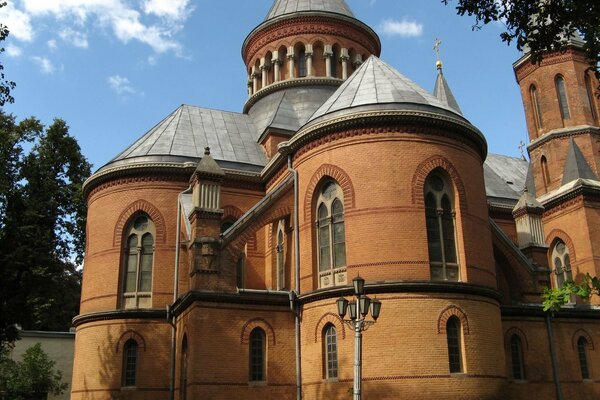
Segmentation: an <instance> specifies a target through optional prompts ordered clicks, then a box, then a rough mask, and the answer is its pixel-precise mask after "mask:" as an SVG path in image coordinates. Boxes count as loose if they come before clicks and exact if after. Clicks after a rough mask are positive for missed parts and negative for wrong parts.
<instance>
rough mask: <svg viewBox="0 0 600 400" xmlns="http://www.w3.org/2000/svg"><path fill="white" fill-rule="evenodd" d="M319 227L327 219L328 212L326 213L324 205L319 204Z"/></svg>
mask: <svg viewBox="0 0 600 400" xmlns="http://www.w3.org/2000/svg"><path fill="white" fill-rule="evenodd" d="M318 214H319V225H321V224H324V223H326V222H327V217H328V216H329V211H327V207H326V206H325V204H321V205H320V206H319V213H318Z"/></svg>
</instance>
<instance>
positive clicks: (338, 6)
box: [71, 0, 600, 400]
mask: <svg viewBox="0 0 600 400" xmlns="http://www.w3.org/2000/svg"><path fill="white" fill-rule="evenodd" d="M265 11H266V10H265ZM582 45H583V43H581V42H580V41H579V40H578V39H576V38H574V39H572V40H571V41H570V43H569V45H568V48H567V50H566V51H565V52H561V53H556V54H547V55H546V56H545V58H544V60H543V62H542V63H541V64H533V63H532V62H531V60H530V56H529V55H528V54H527V53H525V54H524V55H523V56H522V57H521V58H520V59H519V60H517V61H516V62H515V64H514V70H515V75H516V79H517V82H518V84H519V85H520V87H521V92H522V97H523V104H524V106H525V114H526V118H527V126H528V132H529V138H530V142H529V144H528V147H527V150H528V153H529V156H530V159H531V162H527V161H525V160H524V159H521V158H513V157H507V156H503V155H497V154H489V153H488V149H487V143H486V139H485V136H484V133H482V132H480V131H479V130H478V129H477V127H475V126H473V125H472V124H471V123H470V122H469V120H468V119H466V118H465V116H463V114H462V112H461V109H460V107H459V103H460V102H459V101H457V99H455V97H454V96H453V94H452V91H451V89H450V88H451V85H449V83H448V82H447V81H446V79H445V77H444V75H443V69H442V65H441V63H439V64H438V75H437V82H436V86H435V90H434V92H433V93H430V92H428V91H427V90H425V89H423V88H421V87H420V86H418V85H417V84H416V83H414V82H412V81H411V80H410V79H409V78H408V77H406V76H404V75H403V74H402V73H400V72H399V71H397V70H396V69H394V68H393V67H391V66H390V65H388V64H386V63H385V61H383V60H380V59H379V58H378V56H379V55H380V50H381V43H380V40H379V38H378V36H377V34H376V33H375V32H374V31H373V29H371V28H370V27H369V26H367V25H366V24H364V23H363V22H361V21H360V20H359V19H358V18H357V17H356V16H355V15H354V14H353V13H352V11H351V10H350V8H349V7H348V5H347V4H346V2H345V1H344V0H275V1H274V4H273V6H272V7H271V9H270V10H269V11H268V13H267V16H266V18H265V20H264V21H262V22H260V23H259V24H258V26H257V27H256V28H255V29H254V30H252V31H251V32H250V33H249V34H248V36H247V38H246V40H245V41H244V43H243V44H242V55H243V58H244V62H245V65H246V69H247V73H248V82H247V91H248V100H247V102H246V104H245V106H244V109H243V110H241V112H226V111H219V110H213V109H209V108H202V107H196V106H190V105H183V106H181V107H179V108H178V109H176V110H175V111H174V112H173V113H172V114H170V115H168V116H167V117H166V118H164V119H163V120H162V121H160V122H159V123H158V124H157V125H156V126H155V127H154V128H152V129H151V130H150V131H148V132H147V133H146V134H144V135H143V136H141V137H140V138H139V139H138V140H137V141H136V142H135V143H133V144H132V145H131V146H129V147H128V148H126V149H125V150H123V151H122V152H121V153H119V154H118V155H117V156H116V157H115V158H114V159H112V160H111V161H110V162H109V163H108V164H106V165H104V166H103V167H101V168H100V169H99V170H98V171H96V172H95V173H94V174H93V175H92V176H91V177H90V178H89V180H88V181H87V182H86V184H85V188H84V189H85V196H86V199H87V204H88V207H89V211H88V223H87V249H86V257H85V268H84V275H83V288H82V296H81V313H80V315H79V316H77V317H76V318H75V320H74V323H75V325H76V328H77V330H76V346H75V347H76V350H75V364H74V374H73V387H72V394H71V398H72V399H74V400H75V399H77V400H79V399H82V400H83V399H98V400H109V399H144V400H159V399H160V400H162V399H168V398H172V399H179V400H183V399H307V400H308V399H347V398H350V397H351V390H352V382H353V360H354V333H353V331H352V330H351V329H350V328H349V327H348V326H347V325H345V324H344V323H343V322H342V320H341V318H340V316H339V315H338V312H337V309H336V300H337V299H338V298H339V297H340V296H346V297H349V296H351V294H352V287H351V283H352V280H353V279H354V278H355V277H357V276H360V277H362V278H364V279H365V281H366V286H365V290H366V293H367V295H368V296H370V297H371V298H373V299H374V298H377V299H378V300H380V301H381V303H382V304H383V306H382V312H381V316H380V318H379V319H378V320H377V322H376V323H375V324H373V325H372V326H370V329H369V331H368V332H367V333H366V334H365V336H364V340H365V341H366V343H368V345H367V346H365V350H364V353H363V387H362V389H363V399H417V398H418V399H533V398H536V399H542V398H543V399H555V398H561V399H598V398H600V350H599V349H596V346H600V307H599V304H600V302H599V300H598V299H597V298H595V299H592V301H591V303H582V302H581V301H580V300H579V299H577V298H573V299H572V302H571V303H570V304H568V305H567V306H565V307H564V308H563V309H562V310H561V311H560V312H558V313H556V314H554V315H553V316H551V315H549V314H548V313H544V312H543V311H542V307H541V304H540V302H541V300H540V295H541V293H542V291H543V289H544V288H545V287H548V286H551V287H558V286H560V285H561V284H563V282H564V281H565V280H568V279H572V278H574V279H581V278H582V277H583V276H584V275H585V274H586V273H590V274H592V275H600V228H599V227H600V180H599V178H598V177H599V176H600V127H599V114H600V108H599V100H598V98H597V97H596V96H595V95H594V92H595V90H596V88H597V87H598V81H597V80H596V78H595V77H594V75H593V74H592V73H590V72H589V71H588V67H589V63H588V61H587V59H586V57H585V53H584V52H583V49H582ZM432 78H433V77H432ZM241 90H244V89H243V88H241ZM458 100H460V99H458Z"/></svg>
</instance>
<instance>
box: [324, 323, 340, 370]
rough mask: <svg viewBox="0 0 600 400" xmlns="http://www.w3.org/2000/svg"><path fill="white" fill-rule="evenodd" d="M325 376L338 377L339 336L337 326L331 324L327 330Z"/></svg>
mask: <svg viewBox="0 0 600 400" xmlns="http://www.w3.org/2000/svg"><path fill="white" fill-rule="evenodd" d="M325 358H326V366H325V377H326V378H329V379H330V378H337V377H338V358H337V336H336V331H335V327H334V326H333V325H329V327H328V328H327V329H326V331H325Z"/></svg>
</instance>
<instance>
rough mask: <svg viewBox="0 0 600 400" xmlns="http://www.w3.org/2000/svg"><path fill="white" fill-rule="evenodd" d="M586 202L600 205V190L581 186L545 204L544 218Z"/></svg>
mask: <svg viewBox="0 0 600 400" xmlns="http://www.w3.org/2000/svg"><path fill="white" fill-rule="evenodd" d="M586 202H590V203H596V204H600V189H598V188H594V187H587V186H583V185H579V186H576V187H574V188H573V189H571V190H569V191H567V192H565V193H561V194H560V195H559V196H556V197H553V198H551V199H549V200H547V201H545V202H544V203H543V205H544V208H545V211H544V218H546V217H549V216H551V215H554V214H557V213H559V212H561V211H564V210H566V209H568V208H571V207H573V206H576V205H584V204H585V203H586Z"/></svg>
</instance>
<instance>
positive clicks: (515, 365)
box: [510, 335, 525, 379]
mask: <svg viewBox="0 0 600 400" xmlns="http://www.w3.org/2000/svg"><path fill="white" fill-rule="evenodd" d="M510 356H511V361H512V374H513V378H514V379H525V373H524V368H523V351H522V349H521V339H520V338H519V337H518V336H517V335H513V336H512V337H511V338H510Z"/></svg>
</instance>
